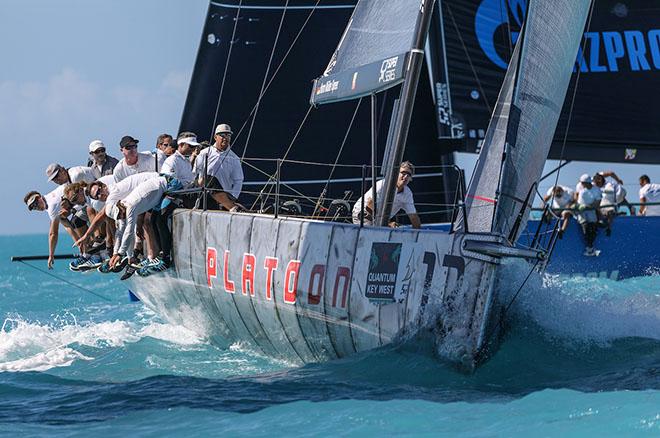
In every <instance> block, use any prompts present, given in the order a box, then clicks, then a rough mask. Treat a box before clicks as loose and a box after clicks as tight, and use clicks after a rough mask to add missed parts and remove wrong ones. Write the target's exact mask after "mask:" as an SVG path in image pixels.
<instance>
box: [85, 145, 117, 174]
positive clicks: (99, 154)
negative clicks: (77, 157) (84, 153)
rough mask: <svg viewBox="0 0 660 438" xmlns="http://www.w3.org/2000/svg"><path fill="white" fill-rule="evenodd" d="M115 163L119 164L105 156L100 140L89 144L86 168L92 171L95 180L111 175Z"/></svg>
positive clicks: (114, 159) (113, 158)
mask: <svg viewBox="0 0 660 438" xmlns="http://www.w3.org/2000/svg"><path fill="white" fill-rule="evenodd" d="M117 163H119V160H117V159H116V158H115V157H111V156H110V155H108V154H106V152H105V145H104V144H103V142H102V141H101V140H94V141H92V142H91V143H90V144H89V160H87V167H90V168H91V169H92V172H93V174H94V176H95V177H96V178H97V179H98V178H101V177H102V176H107V175H112V172H113V170H115V166H116V165H117Z"/></svg>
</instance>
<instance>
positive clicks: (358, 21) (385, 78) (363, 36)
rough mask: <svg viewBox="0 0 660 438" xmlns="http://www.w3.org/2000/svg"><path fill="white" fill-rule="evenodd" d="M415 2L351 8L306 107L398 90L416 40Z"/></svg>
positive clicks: (367, 1)
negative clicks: (387, 90)
mask: <svg viewBox="0 0 660 438" xmlns="http://www.w3.org/2000/svg"><path fill="white" fill-rule="evenodd" d="M419 7H420V1H419V0H388V1H375V0H362V1H360V2H358V4H357V5H356V6H355V10H354V12H353V16H352V17H351V19H350V21H349V23H348V26H347V27H346V30H345V32H344V34H343V35H342V37H341V40H340V41H339V45H338V46H337V49H336V50H335V52H334V54H333V55H332V58H331V59H330V63H329V64H328V66H327V68H326V69H325V72H324V73H323V76H322V77H320V78H318V79H316V80H315V81H314V87H313V90H312V96H311V98H310V102H311V103H312V104H315V105H318V104H323V103H329V102H337V101H340V100H347V99H354V98H357V97H360V96H365V95H367V94H372V93H374V92H377V91H382V90H385V89H388V88H391V87H393V86H395V85H398V84H400V83H401V82H402V81H403V79H404V74H405V69H404V61H405V57H406V53H407V52H409V51H410V49H411V48H412V45H413V41H414V36H415V23H416V21H417V17H418V14H419Z"/></svg>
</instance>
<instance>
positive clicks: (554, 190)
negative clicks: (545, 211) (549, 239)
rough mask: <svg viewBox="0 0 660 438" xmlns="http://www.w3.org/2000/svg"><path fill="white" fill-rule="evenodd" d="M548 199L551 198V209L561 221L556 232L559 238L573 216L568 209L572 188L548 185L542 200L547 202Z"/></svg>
mask: <svg viewBox="0 0 660 438" xmlns="http://www.w3.org/2000/svg"><path fill="white" fill-rule="evenodd" d="M550 200H552V209H553V210H554V211H555V213H556V214H559V215H560V216H561V221H562V223H561V228H560V229H559V232H558V237H559V238H560V239H561V238H562V237H563V235H564V232H565V231H566V228H568V223H569V222H570V220H571V216H573V214H572V213H571V210H570V208H571V204H573V190H571V189H570V188H569V187H566V186H554V187H550V188H549V189H548V192H547V193H546V194H545V196H544V197H543V202H545V203H547V202H549V201H550Z"/></svg>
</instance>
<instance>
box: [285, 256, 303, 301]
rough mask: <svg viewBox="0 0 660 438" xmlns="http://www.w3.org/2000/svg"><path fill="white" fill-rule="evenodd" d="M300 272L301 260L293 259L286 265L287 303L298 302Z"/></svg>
mask: <svg viewBox="0 0 660 438" xmlns="http://www.w3.org/2000/svg"><path fill="white" fill-rule="evenodd" d="M298 272H300V260H291V261H290V262H289V264H288V265H287V266H286V274H284V302H285V303H287V304H295V303H296V294H297V293H298Z"/></svg>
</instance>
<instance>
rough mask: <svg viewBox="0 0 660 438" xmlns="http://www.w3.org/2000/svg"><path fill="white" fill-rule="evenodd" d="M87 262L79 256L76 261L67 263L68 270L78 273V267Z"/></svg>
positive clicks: (85, 258)
mask: <svg viewBox="0 0 660 438" xmlns="http://www.w3.org/2000/svg"><path fill="white" fill-rule="evenodd" d="M86 261H87V257H83V256H79V257H78V258H77V259H75V260H74V261H72V262H71V263H69V269H70V270H71V271H74V272H76V271H79V270H80V266H81V265H82V264H83V263H85V262H86Z"/></svg>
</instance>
